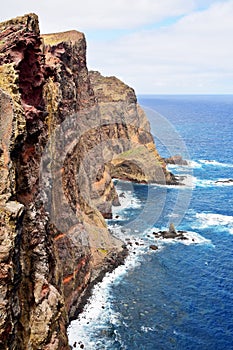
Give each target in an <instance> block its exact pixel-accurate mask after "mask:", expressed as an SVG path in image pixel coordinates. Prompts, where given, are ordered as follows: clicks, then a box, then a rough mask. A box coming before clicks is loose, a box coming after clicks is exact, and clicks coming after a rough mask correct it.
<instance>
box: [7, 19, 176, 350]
mask: <svg viewBox="0 0 233 350" xmlns="http://www.w3.org/2000/svg"><path fill="white" fill-rule="evenodd" d="M0 63H1V66H0V166H1V167H0V222H1V236H0V314H1V318H0V347H1V349H22V350H25V349H37V350H38V349H69V347H68V342H67V335H66V326H67V324H68V321H69V319H71V318H72V317H74V316H75V314H76V312H77V310H78V308H79V306H80V303H82V298H83V297H85V295H87V293H88V292H89V291H90V288H91V286H92V285H93V283H94V282H95V281H96V280H98V279H99V278H101V276H103V274H104V273H105V272H106V271H107V270H111V269H113V268H114V267H115V266H117V265H118V264H119V263H122V261H123V259H124V256H125V254H126V252H125V249H124V248H123V247H122V242H121V241H119V240H117V239H116V238H114V237H112V236H111V234H110V233H109V231H108V229H107V226H106V223H105V220H104V217H111V208H112V205H119V199H118V196H117V193H116V191H115V187H114V184H113V181H112V178H113V177H117V178H122V179H129V180H132V181H139V182H151V181H153V182H160V183H162V182H163V183H164V182H166V181H167V182H171V181H172V177H171V175H170V174H169V173H168V172H167V171H166V167H165V164H164V162H163V160H162V159H161V158H160V156H159V155H158V153H157V151H156V149H155V145H154V142H153V139H152V136H151V134H150V129H149V123H148V121H147V118H146V116H145V114H144V113H143V111H142V110H141V109H140V107H139V106H138V105H137V101H136V97H135V93H134V91H133V90H132V89H131V88H129V87H128V86H126V85H125V84H123V83H122V82H120V81H119V80H118V79H116V78H114V77H111V78H104V77H102V76H101V75H100V74H99V73H97V72H91V73H88V70H87V67H86V42H85V37H84V35H83V34H82V33H79V32H76V31H70V32H66V33H59V34H50V35H44V36H42V37H41V36H40V32H39V25H38V18H37V16H36V15H34V14H29V15H26V16H23V17H18V18H16V19H13V20H11V21H7V22H4V23H2V24H0ZM145 157H146V159H147V162H146V164H145V162H144V159H145Z"/></svg>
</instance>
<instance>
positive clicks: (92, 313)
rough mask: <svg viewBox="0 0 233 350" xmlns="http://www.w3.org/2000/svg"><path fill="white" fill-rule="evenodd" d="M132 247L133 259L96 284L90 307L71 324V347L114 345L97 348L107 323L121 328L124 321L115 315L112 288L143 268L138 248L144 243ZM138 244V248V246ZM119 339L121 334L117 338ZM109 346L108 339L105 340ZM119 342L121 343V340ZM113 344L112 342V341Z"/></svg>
mask: <svg viewBox="0 0 233 350" xmlns="http://www.w3.org/2000/svg"><path fill="white" fill-rule="evenodd" d="M130 242H131V246H129V251H130V253H129V255H128V257H127V258H126V261H125V264H124V265H121V266H118V267H117V268H116V269H115V270H114V271H113V272H111V273H107V274H106V275H105V277H104V278H103V280H102V282H100V283H98V284H96V285H95V286H94V288H93V291H92V296H91V297H90V299H89V301H88V303H87V304H86V305H85V307H84V310H83V312H82V313H81V314H80V315H79V317H78V319H77V320H74V321H72V322H71V323H70V325H69V327H68V330H67V331H68V338H69V344H70V345H71V346H73V344H74V343H76V344H83V345H84V346H85V349H88V350H95V349H97V348H98V349H103V350H104V349H109V348H110V346H111V344H108V346H107V344H105V345H106V346H107V347H105V345H104V344H101V339H100V344H99V345H100V347H96V337H95V335H96V332H98V331H100V334H101V329H102V330H106V328H107V327H108V326H107V323H109V324H110V325H116V324H119V323H120V322H121V321H120V317H119V315H118V314H117V313H114V312H113V310H112V308H111V298H110V295H109V288H110V286H111V285H112V283H113V282H114V284H116V283H120V280H121V278H122V277H123V276H124V275H125V274H126V273H128V272H129V271H130V270H132V269H134V268H135V267H136V266H138V265H140V263H141V260H140V256H141V255H142V251H141V250H140V249H136V248H138V245H140V244H141V241H140V240H137V241H136V240H133V239H130ZM136 242H137V244H136ZM115 335H116V337H117V334H115ZM104 340H105V342H106V339H105V338H104ZM118 340H119V339H118ZM110 342H111V340H110Z"/></svg>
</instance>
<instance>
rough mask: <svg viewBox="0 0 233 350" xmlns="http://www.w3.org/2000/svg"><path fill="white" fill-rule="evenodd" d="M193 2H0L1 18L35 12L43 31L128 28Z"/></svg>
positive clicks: (180, 10)
mask: <svg viewBox="0 0 233 350" xmlns="http://www.w3.org/2000/svg"><path fill="white" fill-rule="evenodd" d="M194 4H195V1H193V0H189V1H187V0H163V1H160V0H116V1H109V0H76V1H75V0H66V1H64V0H56V1H54V0H50V1H45V0H41V1H40V2H39V1H38V2H35V1H34V2H33V1H31V0H30V1H29V0H21V1H17V0H8V1H7V2H6V3H5V5H4V4H2V5H1V20H5V19H7V17H9V18H12V17H14V16H19V15H22V14H24V13H28V12H36V13H37V14H38V15H39V16H40V20H41V25H42V31H43V32H51V31H52V32H54V31H61V30H66V29H67V28H73V29H78V30H87V29H88V30H90V29H128V28H134V27H137V26H140V25H144V24H147V23H151V22H155V21H161V20H163V19H164V18H166V17H169V16H179V15H183V14H185V13H187V12H189V11H190V10H192V9H193V8H194ZM3 16H4V17H3Z"/></svg>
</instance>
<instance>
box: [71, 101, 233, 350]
mask: <svg viewBox="0 0 233 350" xmlns="http://www.w3.org/2000/svg"><path fill="white" fill-rule="evenodd" d="M139 102H140V103H141V104H142V105H143V106H145V109H146V111H147V114H148V117H149V119H150V122H151V126H152V131H153V132H154V134H155V140H156V143H157V145H158V148H159V151H160V153H161V154H162V155H164V156H169V155H170V154H175V153H178V152H179V151H180V152H179V153H181V154H182V155H183V156H184V157H185V158H186V159H189V166H188V167H172V168H171V171H173V172H174V173H177V174H182V175H184V176H185V177H186V181H185V183H186V186H183V187H182V186H179V187H173V186H172V187H166V186H155V185H150V186H146V185H136V184H130V183H127V182H119V181H118V182H117V183H116V186H117V189H118V191H119V193H123V192H124V195H125V197H124V198H122V206H121V207H120V208H116V209H115V212H114V219H113V220H111V221H109V225H110V228H111V229H112V230H113V232H114V234H115V235H118V236H120V237H122V238H124V239H128V240H130V241H131V243H132V246H131V253H130V256H129V259H128V260H127V262H126V265H125V266H123V267H120V268H118V269H117V270H116V271H115V273H114V274H111V275H108V276H107V277H106V278H105V279H104V281H103V283H102V284H100V285H98V286H96V289H95V291H94V296H93V298H92V300H91V303H90V304H89V305H87V307H86V310H85V311H84V313H83V314H82V315H81V316H80V320H78V321H74V322H73V323H72V325H71V328H70V329H69V333H70V344H71V345H72V344H73V343H74V342H75V341H76V342H77V347H78V346H80V344H81V343H80V344H78V343H79V342H82V343H83V344H84V345H85V349H90V350H92V349H111V350H114V349H129V350H134V349H135V350H136V349H145V350H153V349H158V350H160V349H161V350H162V349H164V350H170V349H178V350H187V349H191V350H212V349H213V350H223V349H226V350H230V349H233V321H232V320H233V263H232V251H233V186H232V185H233V183H232V182H227V180H229V179H232V178H233V174H232V171H233V161H232V155H233V97H232V96H158V97H152V96H141V97H140V99H139ZM147 108H149V109H147ZM219 181H220V182H219ZM170 222H174V223H175V224H176V226H177V227H178V228H179V229H181V230H186V231H188V232H189V236H188V237H189V239H188V240H185V241H182V242H181V241H179V242H178V241H174V240H170V241H166V242H165V241H163V240H155V236H154V234H153V232H155V231H156V230H159V229H163V228H166V227H167V226H168V225H169V223H170ZM126 242H128V241H127V240H126ZM151 244H156V245H158V247H159V249H158V250H157V251H152V250H151V249H150V248H149V246H150V245H151Z"/></svg>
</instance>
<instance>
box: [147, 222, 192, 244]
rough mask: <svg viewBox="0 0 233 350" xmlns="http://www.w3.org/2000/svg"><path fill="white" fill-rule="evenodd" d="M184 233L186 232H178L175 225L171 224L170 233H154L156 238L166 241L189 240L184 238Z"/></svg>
mask: <svg viewBox="0 0 233 350" xmlns="http://www.w3.org/2000/svg"><path fill="white" fill-rule="evenodd" d="M184 233H186V231H182V230H178V231H177V230H176V228H175V226H174V224H173V223H171V224H170V226H169V229H168V231H158V232H153V235H154V236H155V237H156V238H164V239H169V238H170V239H180V240H186V239H188V238H187V237H185V236H184Z"/></svg>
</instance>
